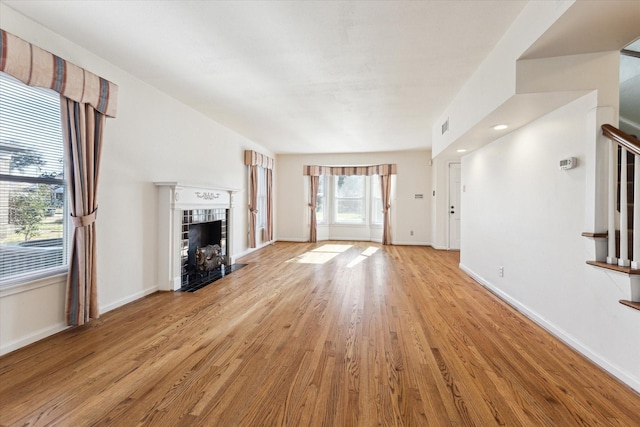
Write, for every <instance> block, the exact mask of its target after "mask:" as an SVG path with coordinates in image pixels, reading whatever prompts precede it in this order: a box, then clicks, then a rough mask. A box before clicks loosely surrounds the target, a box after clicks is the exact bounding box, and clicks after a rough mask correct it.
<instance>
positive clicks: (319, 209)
mask: <svg viewBox="0 0 640 427" xmlns="http://www.w3.org/2000/svg"><path fill="white" fill-rule="evenodd" d="M326 182H327V177H326V176H324V175H320V176H319V177H318V199H317V201H316V223H317V224H325V223H326V222H327V193H326V188H327V184H326Z"/></svg>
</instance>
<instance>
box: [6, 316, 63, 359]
mask: <svg viewBox="0 0 640 427" xmlns="http://www.w3.org/2000/svg"><path fill="white" fill-rule="evenodd" d="M67 328H69V326H67V325H66V324H65V323H64V322H62V323H57V324H55V325H52V326H49V327H47V328H44V329H40V330H39V331H36V332H34V333H32V334H29V335H27V336H26V337H23V338H20V339H19V340H16V341H13V342H10V343H9V344H7V345H4V346H2V347H0V356H2V355H3V354H7V353H11V352H12V351H14V350H17V349H19V348H22V347H24V346H27V345H29V344H33V343H34V342H36V341H39V340H41V339H43V338H46V337H48V336H50V335H53V334H57V333H58V332H61V331H64V330H65V329H67Z"/></svg>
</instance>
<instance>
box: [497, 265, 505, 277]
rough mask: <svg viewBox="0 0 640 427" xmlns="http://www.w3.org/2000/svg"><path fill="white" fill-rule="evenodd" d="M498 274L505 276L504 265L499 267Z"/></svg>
mask: <svg viewBox="0 0 640 427" xmlns="http://www.w3.org/2000/svg"><path fill="white" fill-rule="evenodd" d="M498 276H500V277H504V267H503V266H500V267H498Z"/></svg>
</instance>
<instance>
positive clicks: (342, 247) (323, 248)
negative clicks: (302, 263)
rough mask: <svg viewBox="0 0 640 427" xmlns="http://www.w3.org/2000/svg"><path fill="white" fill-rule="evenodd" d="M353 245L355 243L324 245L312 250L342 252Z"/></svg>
mask: <svg viewBox="0 0 640 427" xmlns="http://www.w3.org/2000/svg"><path fill="white" fill-rule="evenodd" d="M351 246H353V245H322V246H320V247H319V248H316V249H314V250H313V251H311V252H335V253H339V254H340V253H342V252H344V251H346V250H347V249H349V248H350V247H351Z"/></svg>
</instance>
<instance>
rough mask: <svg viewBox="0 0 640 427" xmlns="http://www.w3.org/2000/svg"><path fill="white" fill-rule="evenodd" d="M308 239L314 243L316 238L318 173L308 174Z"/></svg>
mask: <svg viewBox="0 0 640 427" xmlns="http://www.w3.org/2000/svg"><path fill="white" fill-rule="evenodd" d="M309 183H310V184H309V185H310V186H311V188H310V191H309V199H310V200H309V210H310V219H309V241H310V242H311V243H315V242H316V241H317V240H318V236H317V234H318V221H317V219H316V206H317V205H318V186H319V185H320V184H319V183H320V177H319V176H318V175H311V176H309Z"/></svg>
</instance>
